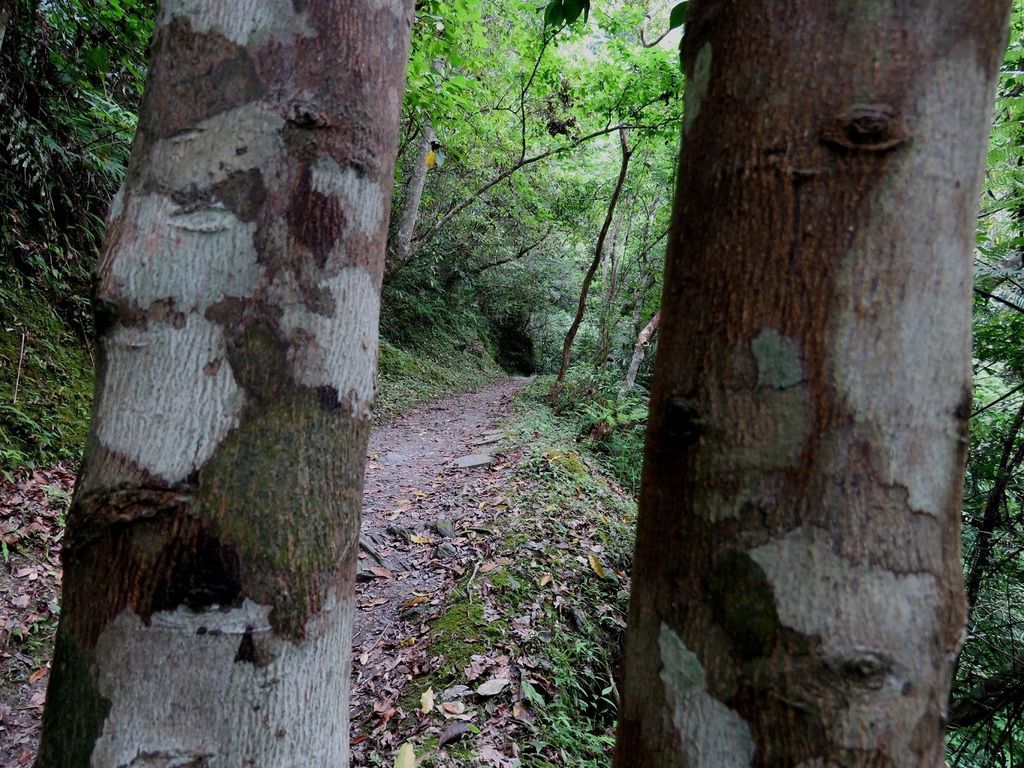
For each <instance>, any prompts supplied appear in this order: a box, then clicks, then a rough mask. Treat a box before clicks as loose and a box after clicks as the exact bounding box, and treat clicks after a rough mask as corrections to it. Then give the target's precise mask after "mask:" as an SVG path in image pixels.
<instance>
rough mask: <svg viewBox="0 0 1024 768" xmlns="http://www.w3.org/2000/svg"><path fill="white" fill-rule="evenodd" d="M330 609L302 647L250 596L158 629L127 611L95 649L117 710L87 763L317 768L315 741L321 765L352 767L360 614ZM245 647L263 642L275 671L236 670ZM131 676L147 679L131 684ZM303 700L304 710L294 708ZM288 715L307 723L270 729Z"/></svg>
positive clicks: (156, 620)
mask: <svg viewBox="0 0 1024 768" xmlns="http://www.w3.org/2000/svg"><path fill="white" fill-rule="evenodd" d="M324 610H325V618H326V619H329V620H325V621H321V622H320V625H319V627H318V630H319V631H317V632H314V633H313V635H312V636H311V637H310V638H309V639H308V640H306V641H304V642H302V643H299V644H293V643H291V642H289V641H287V640H284V639H281V638H278V637H276V636H275V635H274V633H273V632H272V630H271V627H270V622H269V619H268V614H269V613H270V608H269V607H268V606H265V605H259V604H257V603H254V602H252V601H250V600H246V601H245V602H244V603H243V604H242V605H240V606H238V607H236V608H231V609H229V610H224V609H220V608H217V607H211V608H210V609H208V610H204V611H192V610H190V609H188V608H185V607H181V608H178V609H177V610H175V611H168V612H162V613H157V614H154V615H153V616H152V617H151V618H150V621H149V622H148V624H147V623H144V622H142V621H141V620H140V619H139V617H138V616H136V615H135V614H134V613H133V612H132V611H131V610H130V609H128V610H126V611H125V612H123V613H122V614H120V615H119V616H118V617H117V618H115V619H114V620H113V621H112V622H111V623H110V624H109V625H108V626H107V628H106V630H104V632H103V634H102V635H101V636H100V638H99V641H98V642H97V645H96V650H95V653H94V664H95V668H96V669H97V671H98V688H99V692H100V694H101V695H102V696H103V697H105V698H106V699H107V700H108V701H109V702H110V709H109V714H107V716H106V718H105V721H104V723H103V731H102V734H101V735H100V737H99V738H98V739H97V740H96V744H95V748H94V750H93V752H92V755H91V760H90V763H89V764H90V765H91V766H93V768H109V766H116V765H130V764H133V763H132V761H133V760H134V759H136V758H137V757H138V756H139V755H142V754H147V753H149V754H153V755H164V756H166V757H168V758H172V757H175V756H177V757H180V758H182V759H185V758H189V757H193V756H194V757H195V758H196V759H199V758H205V759H206V760H209V761H211V762H210V765H248V764H257V765H307V764H308V763H309V759H310V745H314V744H315V745H317V748H316V762H317V763H318V764H320V763H321V762H322V764H324V765H344V764H345V761H346V760H347V758H348V731H347V729H345V728H339V727H337V725H338V723H339V722H344V713H345V711H346V710H347V707H348V687H349V681H348V678H349V674H348V670H349V666H350V661H349V657H350V655H351V654H350V653H349V650H350V649H349V648H348V639H349V634H348V633H349V632H350V631H351V629H350V627H351V620H352V611H351V607H342V606H341V605H339V604H336V603H334V602H333V601H332V604H331V605H329V606H325V609H324ZM246 642H248V643H259V644H261V646H262V648H263V649H264V650H263V653H264V654H266V656H265V659H264V660H265V661H266V663H263V664H253V663H237V662H236V658H237V656H238V653H239V649H240V647H241V646H242V645H244V644H246ZM153 659H159V660H160V662H159V663H155V664H154V663H152V660H153ZM324 659H328V660H330V661H329V662H328V663H327V665H326V666H325V665H324V663H323V660H324ZM125 668H131V669H133V670H136V675H138V676H139V677H132V678H126V677H125V676H124V675H123V674H121V670H123V669H125ZM210 691H217V695H216V696H211V695H209V692H210ZM155 692H158V695H159V697H160V701H161V702H162V704H161V705H160V707H159V712H160V715H159V716H158V717H154V712H155V710H154V702H153V701H151V699H150V697H151V696H153V695H154V693H155ZM295 701H299V702H302V709H301V713H299V712H297V711H296V710H294V709H292V707H293V704H292V703H291V702H295ZM281 707H284V708H286V709H287V710H288V711H291V712H296V714H297V715H298V716H296V717H294V718H293V719H291V720H290V722H289V723H288V726H287V727H286V728H267V726H266V721H265V718H266V717H267V716H268V714H270V715H272V716H273V713H274V712H275V711H276V710H277V709H278V708H281ZM153 764H154V765H155V764H157V763H153ZM161 764H162V763H161ZM174 764H179V763H174ZM201 764H205V763H201Z"/></svg>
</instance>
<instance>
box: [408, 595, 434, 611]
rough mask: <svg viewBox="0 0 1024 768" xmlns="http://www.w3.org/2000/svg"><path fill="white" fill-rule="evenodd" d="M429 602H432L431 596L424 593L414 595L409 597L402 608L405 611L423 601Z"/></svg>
mask: <svg viewBox="0 0 1024 768" xmlns="http://www.w3.org/2000/svg"><path fill="white" fill-rule="evenodd" d="M427 602H430V600H429V598H426V597H423V596H422V595H420V596H418V597H412V598H409V599H408V600H406V601H405V602H404V603H403V604H402V610H403V611H407V610H409V609H410V608H413V607H415V606H417V605H423V603H427Z"/></svg>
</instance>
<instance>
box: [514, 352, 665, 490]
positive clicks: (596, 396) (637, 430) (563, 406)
mask: <svg viewBox="0 0 1024 768" xmlns="http://www.w3.org/2000/svg"><path fill="white" fill-rule="evenodd" d="M553 382H554V377H552V376H540V377H538V378H537V379H535V380H534V381H533V382H532V383H531V384H530V386H529V387H528V388H527V389H526V390H525V391H524V397H527V398H529V399H531V400H533V401H534V402H537V403H547V396H548V393H549V392H550V391H551V387H552V384H553ZM621 384H622V382H621V379H620V378H619V377H618V376H617V375H615V374H612V373H605V372H602V371H599V370H596V369H594V368H591V367H590V366H577V367H574V368H570V369H569V371H568V373H567V374H566V377H565V381H564V382H563V385H562V387H561V389H560V390H559V394H558V399H557V400H556V402H555V403H554V404H553V407H552V410H553V414H554V416H555V417H557V418H558V419H559V421H561V422H562V423H563V424H564V426H565V428H566V429H568V430H571V431H572V432H573V434H574V436H575V438H576V440H577V443H578V444H579V447H580V449H581V450H584V451H586V452H587V453H588V454H590V455H592V456H593V457H594V458H596V459H597V460H598V462H599V463H600V465H601V467H602V468H603V469H604V470H605V471H606V472H608V473H609V474H610V475H612V477H614V478H615V479H616V480H617V481H618V482H619V483H620V484H621V485H622V486H623V488H625V489H626V490H628V491H629V492H630V493H633V494H634V495H635V494H636V493H637V492H638V491H639V490H640V475H641V472H642V469H643V457H644V439H645V435H646V432H647V395H646V393H645V392H644V391H643V390H640V389H633V390H630V391H628V392H627V391H623V389H622V386H621Z"/></svg>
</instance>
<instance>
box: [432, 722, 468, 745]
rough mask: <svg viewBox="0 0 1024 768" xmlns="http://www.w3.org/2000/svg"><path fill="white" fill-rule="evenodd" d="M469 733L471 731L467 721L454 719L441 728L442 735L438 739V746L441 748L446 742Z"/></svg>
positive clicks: (448, 742) (456, 739)
mask: <svg viewBox="0 0 1024 768" xmlns="http://www.w3.org/2000/svg"><path fill="white" fill-rule="evenodd" d="M467 733H469V726H468V725H467V724H466V723H464V722H463V721H462V720H452V721H451V722H450V723H448V725H446V726H445V727H444V728H443V729H442V730H441V737H440V738H439V739H438V741H437V748H438V749H440V748H441V747H443V746H444V745H445V744H451V743H452V742H453V741H458V740H459V739H461V738H462V737H463V736H465V735H466V734H467Z"/></svg>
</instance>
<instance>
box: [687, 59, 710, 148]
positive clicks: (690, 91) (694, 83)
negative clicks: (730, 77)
mask: <svg viewBox="0 0 1024 768" xmlns="http://www.w3.org/2000/svg"><path fill="white" fill-rule="evenodd" d="M687 74H688V75H689V78H688V81H687V84H686V92H685V93H684V94H683V99H684V104H683V133H684V134H686V132H687V131H689V130H690V126H692V125H693V121H694V120H696V119H697V115H698V114H699V113H700V107H701V102H702V101H703V100H704V97H705V96H706V95H707V92H708V85H709V83H710V82H711V43H707V42H706V43H704V44H703V45H702V46H701V47H700V50H699V51H698V52H697V56H696V58H695V59H694V61H693V71H692V72H689V73H687Z"/></svg>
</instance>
